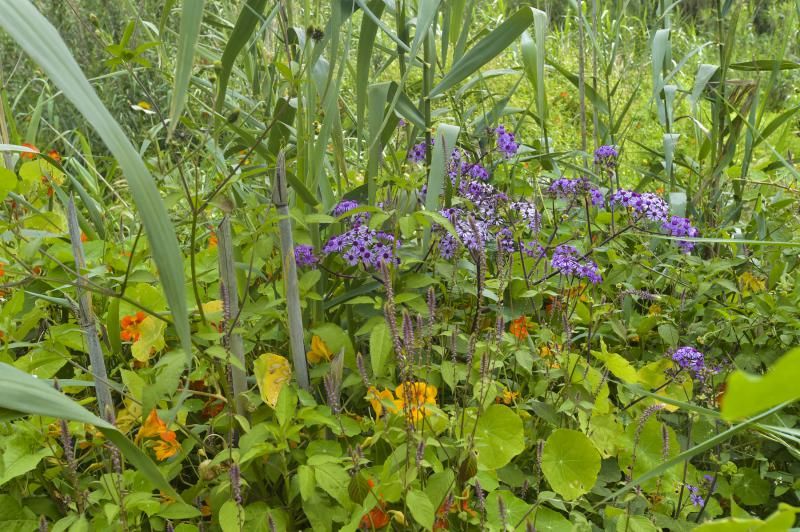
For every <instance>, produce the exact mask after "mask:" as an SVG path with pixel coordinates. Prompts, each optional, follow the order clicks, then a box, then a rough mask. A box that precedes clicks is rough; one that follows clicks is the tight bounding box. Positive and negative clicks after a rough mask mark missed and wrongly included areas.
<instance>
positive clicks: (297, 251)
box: [294, 244, 319, 268]
mask: <svg viewBox="0 0 800 532" xmlns="http://www.w3.org/2000/svg"><path fill="white" fill-rule="evenodd" d="M294 261H295V262H296V263H297V265H298V266H300V267H304V266H309V267H312V268H313V267H314V266H315V265H316V264H317V263H318V262H319V257H317V256H316V255H314V248H313V247H311V246H309V245H307V244H298V245H296V246H295V247H294Z"/></svg>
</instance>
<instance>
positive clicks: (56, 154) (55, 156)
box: [47, 150, 61, 163]
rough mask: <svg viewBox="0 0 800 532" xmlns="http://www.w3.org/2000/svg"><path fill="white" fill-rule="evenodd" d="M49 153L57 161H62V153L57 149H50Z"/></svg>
mask: <svg viewBox="0 0 800 532" xmlns="http://www.w3.org/2000/svg"><path fill="white" fill-rule="evenodd" d="M47 155H48V156H49V157H50V158H51V159H53V160H54V161H55V162H57V163H60V162H61V154H60V153H58V152H57V151H56V150H50V151H49V152H47Z"/></svg>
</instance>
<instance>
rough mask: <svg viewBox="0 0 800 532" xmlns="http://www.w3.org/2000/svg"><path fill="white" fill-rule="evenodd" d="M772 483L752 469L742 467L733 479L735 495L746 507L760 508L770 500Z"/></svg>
mask: <svg viewBox="0 0 800 532" xmlns="http://www.w3.org/2000/svg"><path fill="white" fill-rule="evenodd" d="M770 487H771V483H770V481H769V480H767V479H765V478H761V475H760V474H759V472H758V471H757V470H755V469H753V468H752V467H740V468H739V469H738V471H737V472H736V476H735V477H734V479H733V493H734V495H735V497H736V500H737V501H738V502H739V503H740V504H742V505H744V506H758V505H760V504H764V503H765V502H767V501H768V500H769V495H770Z"/></svg>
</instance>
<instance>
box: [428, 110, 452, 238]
mask: <svg viewBox="0 0 800 532" xmlns="http://www.w3.org/2000/svg"><path fill="white" fill-rule="evenodd" d="M459 131H460V128H459V127H458V126H453V125H450V124H439V127H438V128H437V130H436V138H435V142H434V145H433V153H432V156H431V170H430V173H429V174H428V191H427V193H426V194H425V210H427V211H430V212H439V205H440V204H441V203H440V198H439V196H441V194H442V192H444V176H446V175H447V162H448V161H449V160H450V154H451V153H453V150H454V149H455V148H456V142H457V141H458V132H459ZM429 232H430V231H426V234H428V233H429Z"/></svg>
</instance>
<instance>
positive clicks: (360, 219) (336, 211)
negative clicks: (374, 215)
mask: <svg viewBox="0 0 800 532" xmlns="http://www.w3.org/2000/svg"><path fill="white" fill-rule="evenodd" d="M358 207H360V205H359V204H358V202H357V201H354V200H342V201H340V202H339V203H338V204H337V205H336V207H334V208H333V215H334V216H336V217H339V216H341V215H343V214H344V213H346V212H348V211H352V210H353V209H357V208H358ZM369 217H370V214H369V213H368V212H360V213H358V214H354V215H353V216H351V220H352V222H353V224H354V225H360V224H363V223H366V222H367V221H369Z"/></svg>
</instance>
